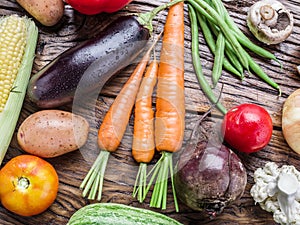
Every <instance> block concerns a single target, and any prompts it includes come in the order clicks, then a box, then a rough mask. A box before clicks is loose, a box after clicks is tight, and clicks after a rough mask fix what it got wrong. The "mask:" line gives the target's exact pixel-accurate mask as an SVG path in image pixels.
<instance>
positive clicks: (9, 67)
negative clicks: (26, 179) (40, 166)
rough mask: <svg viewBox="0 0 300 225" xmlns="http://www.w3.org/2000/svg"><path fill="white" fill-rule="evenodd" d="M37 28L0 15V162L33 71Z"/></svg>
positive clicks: (12, 132) (28, 20)
mask: <svg viewBox="0 0 300 225" xmlns="http://www.w3.org/2000/svg"><path fill="white" fill-rule="evenodd" d="M37 38H38V28H37V27H36V25H35V23H34V22H33V21H31V20H30V19H29V18H27V17H20V16H18V15H10V16H3V17H0V165H1V163H2V160H3V158H4V156H5V154H6V152H7V149H8V147H9V144H10V142H11V139H12V137H13V134H14V131H15V128H16V125H17V121H18V118H19V115H20V112H21V108H22V105H23V101H24V98H25V94H26V89H27V85H28V81H29V78H30V75H31V71H32V65H33V60H34V56H35V49H36V44H37Z"/></svg>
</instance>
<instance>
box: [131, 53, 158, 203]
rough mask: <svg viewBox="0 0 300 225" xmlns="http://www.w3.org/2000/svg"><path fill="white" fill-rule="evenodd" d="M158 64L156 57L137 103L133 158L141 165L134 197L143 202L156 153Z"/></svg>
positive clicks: (144, 79) (140, 90)
mask: <svg viewBox="0 0 300 225" xmlns="http://www.w3.org/2000/svg"><path fill="white" fill-rule="evenodd" d="M157 72H158V62H157V61H156V59H155V57H154V60H153V61H152V62H151V64H150V65H149V67H148V69H147V71H146V74H145V76H144V78H143V81H142V83H141V86H140V89H139V92H138V95H137V99H136V102H135V114H134V129H133V141H132V156H133V158H134V159H135V160H136V161H137V162H139V163H140V165H139V170H138V173H137V176H136V181H135V185H134V189H133V197H135V196H136V194H137V195H138V196H137V198H138V200H139V201H140V202H142V201H143V200H144V199H143V196H144V193H145V190H146V173H147V163H149V162H150V161H151V160H152V158H153V156H154V153H155V144H154V111H153V109H152V94H153V90H154V87H155V85H156V81H157Z"/></svg>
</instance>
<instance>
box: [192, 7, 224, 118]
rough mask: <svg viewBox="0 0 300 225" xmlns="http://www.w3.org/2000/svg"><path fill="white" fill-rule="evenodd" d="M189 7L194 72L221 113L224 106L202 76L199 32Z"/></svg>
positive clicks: (193, 14)
mask: <svg viewBox="0 0 300 225" xmlns="http://www.w3.org/2000/svg"><path fill="white" fill-rule="evenodd" d="M188 8H189V17H190V21H191V31H192V32H191V33H192V59H193V66H194V70H195V73H196V75H197V78H198V81H199V84H200V87H201V89H202V91H203V92H204V94H205V95H206V96H207V98H208V99H209V100H210V101H211V102H212V103H214V104H216V107H217V108H218V109H219V110H220V111H221V112H222V113H223V114H226V112H227V110H226V108H225V107H224V106H223V105H222V104H221V103H220V102H219V101H218V98H217V97H216V96H215V94H214V92H213V91H212V89H211V87H210V85H209V83H208V82H207V80H206V79H205V77H204V74H203V71H202V65H201V59H200V56H199V32H198V23H197V17H196V12H195V10H194V8H193V7H192V6H191V5H188Z"/></svg>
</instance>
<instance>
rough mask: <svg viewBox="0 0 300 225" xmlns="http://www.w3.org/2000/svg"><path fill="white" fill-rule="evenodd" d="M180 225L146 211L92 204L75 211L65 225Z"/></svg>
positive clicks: (168, 218)
mask: <svg viewBox="0 0 300 225" xmlns="http://www.w3.org/2000/svg"><path fill="white" fill-rule="evenodd" d="M91 224H105V225H134V224H138V225H160V224H161V225H182V224H181V223H179V222H178V221H176V220H174V219H172V218H170V217H168V216H166V215H163V214H161V213H158V212H154V211H151V210H147V209H141V208H136V207H132V206H127V205H123V204H118V203H94V204H90V205H86V206H84V207H82V208H80V209H79V210H78V211H76V212H75V213H74V214H73V215H72V216H71V218H70V219H69V221H68V223H67V225H91Z"/></svg>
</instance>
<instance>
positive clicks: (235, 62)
mask: <svg viewBox="0 0 300 225" xmlns="http://www.w3.org/2000/svg"><path fill="white" fill-rule="evenodd" d="M208 25H209V27H210V29H211V31H212V32H213V33H214V35H215V36H218V34H219V33H220V32H221V31H220V29H219V28H218V27H217V26H216V25H215V24H213V23H209V22H208ZM225 53H226V56H227V58H228V59H229V60H230V62H231V63H232V65H233V66H234V67H235V68H236V69H237V70H238V71H239V73H240V74H241V78H244V68H243V66H242V64H241V62H240V60H239V59H238V57H237V56H236V54H235V51H234V49H233V47H232V45H231V44H230V42H229V41H228V40H225Z"/></svg>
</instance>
